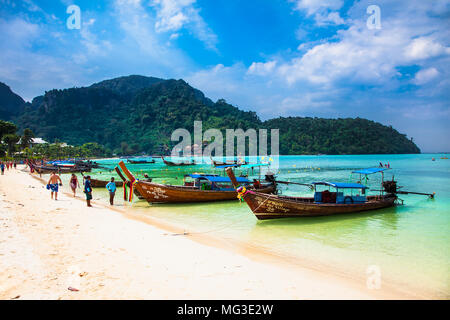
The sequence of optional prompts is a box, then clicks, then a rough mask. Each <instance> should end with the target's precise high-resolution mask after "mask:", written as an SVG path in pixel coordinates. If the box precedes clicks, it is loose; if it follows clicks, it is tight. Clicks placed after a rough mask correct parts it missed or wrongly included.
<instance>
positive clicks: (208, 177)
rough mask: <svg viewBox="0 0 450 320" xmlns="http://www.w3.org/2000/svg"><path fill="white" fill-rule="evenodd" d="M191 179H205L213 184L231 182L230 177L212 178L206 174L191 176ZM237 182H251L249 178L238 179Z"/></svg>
mask: <svg viewBox="0 0 450 320" xmlns="http://www.w3.org/2000/svg"><path fill="white" fill-rule="evenodd" d="M188 176H189V177H191V178H193V179H205V180H209V181H211V182H231V180H230V178H228V177H220V176H210V175H204V174H189V175H188ZM236 180H237V182H240V183H242V182H250V180H248V179H247V178H243V177H236Z"/></svg>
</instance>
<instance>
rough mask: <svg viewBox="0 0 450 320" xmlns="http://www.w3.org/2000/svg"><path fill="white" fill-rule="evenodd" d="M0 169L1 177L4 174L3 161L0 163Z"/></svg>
mask: <svg viewBox="0 0 450 320" xmlns="http://www.w3.org/2000/svg"><path fill="white" fill-rule="evenodd" d="M0 169H1V170H2V175H4V174H5V164H4V163H3V161H0Z"/></svg>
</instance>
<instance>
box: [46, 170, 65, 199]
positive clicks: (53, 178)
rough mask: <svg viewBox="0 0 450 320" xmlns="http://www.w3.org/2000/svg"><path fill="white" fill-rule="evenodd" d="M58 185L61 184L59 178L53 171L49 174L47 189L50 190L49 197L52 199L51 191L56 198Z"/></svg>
mask: <svg viewBox="0 0 450 320" xmlns="http://www.w3.org/2000/svg"><path fill="white" fill-rule="evenodd" d="M58 186H62V181H61V178H60V177H59V176H58V175H57V174H56V173H54V172H52V174H51V175H50V179H49V180H48V184H47V189H50V190H51V191H52V193H51V197H52V199H53V193H54V194H55V200H58Z"/></svg>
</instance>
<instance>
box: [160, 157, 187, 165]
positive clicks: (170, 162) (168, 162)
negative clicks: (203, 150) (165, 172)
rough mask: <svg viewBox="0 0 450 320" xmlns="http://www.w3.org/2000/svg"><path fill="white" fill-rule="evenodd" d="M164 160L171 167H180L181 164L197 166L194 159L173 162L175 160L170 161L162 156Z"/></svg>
mask: <svg viewBox="0 0 450 320" xmlns="http://www.w3.org/2000/svg"><path fill="white" fill-rule="evenodd" d="M161 158H162V160H163V162H164V163H165V164H166V165H168V166H169V167H179V166H195V165H196V163H195V161H194V160H192V161H191V162H178V163H177V162H173V161H168V160H166V159H164V157H161Z"/></svg>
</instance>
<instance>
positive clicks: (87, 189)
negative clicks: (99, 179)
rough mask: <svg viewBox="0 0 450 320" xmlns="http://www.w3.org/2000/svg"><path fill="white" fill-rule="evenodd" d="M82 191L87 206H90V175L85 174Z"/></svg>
mask: <svg viewBox="0 0 450 320" xmlns="http://www.w3.org/2000/svg"><path fill="white" fill-rule="evenodd" d="M84 193H85V194H86V203H87V206H88V207H92V206H91V200H92V187H91V176H87V177H86V180H85V181H84Z"/></svg>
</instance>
